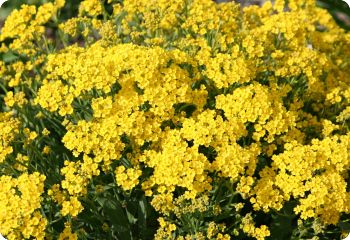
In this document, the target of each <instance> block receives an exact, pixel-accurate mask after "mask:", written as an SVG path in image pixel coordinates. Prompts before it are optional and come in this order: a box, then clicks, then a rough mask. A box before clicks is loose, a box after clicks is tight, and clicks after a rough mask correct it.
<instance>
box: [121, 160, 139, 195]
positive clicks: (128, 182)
mask: <svg viewBox="0 0 350 240" xmlns="http://www.w3.org/2000/svg"><path fill="white" fill-rule="evenodd" d="M141 174H142V171H141V170H139V169H133V168H128V169H125V167H124V166H120V167H117V169H116V170H115V175H116V177H117V184H118V186H121V187H122V188H123V189H124V190H125V191H128V190H131V189H133V188H134V187H135V186H136V185H137V184H138V183H139V180H138V178H139V177H140V176H141Z"/></svg>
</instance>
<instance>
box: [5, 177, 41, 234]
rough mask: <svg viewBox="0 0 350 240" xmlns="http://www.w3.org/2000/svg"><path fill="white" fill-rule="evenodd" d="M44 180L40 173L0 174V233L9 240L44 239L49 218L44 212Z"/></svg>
mask: <svg viewBox="0 0 350 240" xmlns="http://www.w3.org/2000/svg"><path fill="white" fill-rule="evenodd" d="M44 181H45V176H44V175H40V174H39V173H37V172H36V173H33V174H27V173H24V174H22V175H20V176H19V177H18V178H12V177H10V176H5V175H3V176H1V177H0V205H1V209H0V232H1V234H3V235H5V236H6V237H7V239H10V240H15V239H29V238H31V237H33V238H35V239H44V237H45V228H46V224H47V220H46V219H45V217H43V216H42V215H41V213H40V208H41V195H42V194H43V192H44Z"/></svg>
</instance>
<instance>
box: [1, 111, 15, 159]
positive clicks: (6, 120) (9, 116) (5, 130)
mask: <svg viewBox="0 0 350 240" xmlns="http://www.w3.org/2000/svg"><path fill="white" fill-rule="evenodd" d="M19 124H20V122H19V121H18V119H16V118H14V116H13V113H11V112H7V113H0V137H1V143H0V163H2V162H3V161H5V159H6V156H7V155H8V154H10V153H12V152H13V148H12V146H11V142H12V141H13V140H14V138H15V134H16V133H18V126H19Z"/></svg>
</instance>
